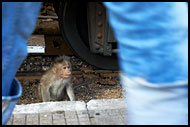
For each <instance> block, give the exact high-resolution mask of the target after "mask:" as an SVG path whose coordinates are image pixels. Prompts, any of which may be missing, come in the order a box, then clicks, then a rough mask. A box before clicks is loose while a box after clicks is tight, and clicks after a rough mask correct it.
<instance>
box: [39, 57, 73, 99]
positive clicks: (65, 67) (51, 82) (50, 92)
mask: <svg viewBox="0 0 190 127" xmlns="http://www.w3.org/2000/svg"><path fill="white" fill-rule="evenodd" d="M71 71H72V69H71V63H70V58H69V57H68V56H59V57H57V58H56V59H55V62H54V64H53V65H52V66H51V67H50V69H49V70H48V71H47V72H46V73H45V74H44V75H43V76H42V78H41V80H40V84H39V86H38V92H39V97H40V98H41V99H42V101H43V102H47V101H61V100H63V98H64V96H65V92H67V95H68V96H69V99H70V100H71V101H75V95H74V91H73V87H72V82H71V78H72V74H71Z"/></svg>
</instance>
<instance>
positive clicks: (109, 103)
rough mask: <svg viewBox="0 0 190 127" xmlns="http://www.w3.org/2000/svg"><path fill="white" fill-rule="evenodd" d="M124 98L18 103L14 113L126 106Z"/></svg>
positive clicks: (105, 108)
mask: <svg viewBox="0 0 190 127" xmlns="http://www.w3.org/2000/svg"><path fill="white" fill-rule="evenodd" d="M125 106H126V105H125V103H124V99H97V100H90V101H89V102H88V103H85V102H84V101H59V102H43V103H35V104H27V105H16V107H15V109H14V111H13V114H30V113H45V112H56V111H86V110H107V109H108V110H109V109H123V108H126V107H125Z"/></svg>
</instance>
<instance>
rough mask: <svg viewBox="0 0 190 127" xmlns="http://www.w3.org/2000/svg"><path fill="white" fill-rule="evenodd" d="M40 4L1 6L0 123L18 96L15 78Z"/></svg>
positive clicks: (18, 91) (5, 3) (9, 4)
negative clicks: (0, 66) (0, 95)
mask: <svg viewBox="0 0 190 127" xmlns="http://www.w3.org/2000/svg"><path fill="white" fill-rule="evenodd" d="M40 7H41V2H3V3H2V124H6V123H7V120H8V119H9V118H10V116H11V113H12V111H13V108H14V106H15V104H16V102H17V100H18V98H19V97H20V96H21V93H22V92H21V91H22V89H21V85H20V84H19V82H18V81H17V80H16V79H15V78H14V76H15V74H16V72H17V69H18V68H19V66H20V65H21V63H22V62H23V60H24V59H25V58H26V56H27V40H28V38H29V37H30V35H31V34H32V32H33V30H34V28H35V24H36V19H37V16H38V13H39V10H40Z"/></svg>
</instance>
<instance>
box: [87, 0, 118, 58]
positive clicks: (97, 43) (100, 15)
mask: <svg viewBox="0 0 190 127" xmlns="http://www.w3.org/2000/svg"><path fill="white" fill-rule="evenodd" d="M87 9H88V11H87V17H88V19H87V20H88V32H89V45H90V50H91V51H92V52H93V53H99V54H102V55H104V56H111V55H112V44H111V43H110V42H114V41H115V39H114V37H113V32H112V31H111V28H110V26H109V24H108V22H107V18H106V8H105V7H104V6H103V5H102V4H101V3H99V2H89V3H88V5H87Z"/></svg>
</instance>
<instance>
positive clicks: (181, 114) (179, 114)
mask: <svg viewBox="0 0 190 127" xmlns="http://www.w3.org/2000/svg"><path fill="white" fill-rule="evenodd" d="M121 82H122V86H123V88H124V94H125V95H124V96H125V99H126V108H127V119H128V124H133V125H135V124H145V125H148V124H149V125H151V124H152V125H155V124H160V125H187V124H188V82H176V83H171V84H169V83H168V84H153V83H149V82H147V81H145V80H144V79H141V78H134V79H132V78H129V77H128V76H126V75H124V74H121Z"/></svg>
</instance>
